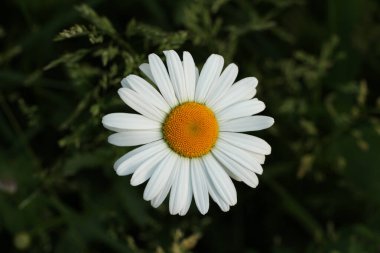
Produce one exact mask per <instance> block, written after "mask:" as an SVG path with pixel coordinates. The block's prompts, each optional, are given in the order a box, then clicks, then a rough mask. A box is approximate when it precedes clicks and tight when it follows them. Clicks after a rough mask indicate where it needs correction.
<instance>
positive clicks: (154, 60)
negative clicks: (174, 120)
mask: <svg viewBox="0 0 380 253" xmlns="http://www.w3.org/2000/svg"><path fill="white" fill-rule="evenodd" d="M149 66H150V70H151V71H152V75H153V78H154V82H155V83H156V84H157V87H158V89H159V90H160V91H161V94H162V96H163V97H164V98H165V100H166V102H168V104H169V105H170V106H171V107H175V106H176V105H178V100H177V98H176V96H175V93H174V89H173V85H172V83H171V81H170V78H169V74H168V72H167V70H166V68H165V65H164V63H163V62H162V60H161V59H160V57H158V56H157V55H156V54H150V55H149Z"/></svg>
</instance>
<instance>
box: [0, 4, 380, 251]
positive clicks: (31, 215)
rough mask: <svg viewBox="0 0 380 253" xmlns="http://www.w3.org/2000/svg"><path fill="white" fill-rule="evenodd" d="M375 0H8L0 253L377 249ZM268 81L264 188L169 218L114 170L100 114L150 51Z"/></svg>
mask: <svg viewBox="0 0 380 253" xmlns="http://www.w3.org/2000/svg"><path fill="white" fill-rule="evenodd" d="M379 7H380V2H379V1H377V0H347V1H341V0H323V1H312V0H309V1H306V0H283V1H276V0H255V1H250V0H236V1H233V0H230V1H228V0H216V1H211V0H195V1H190V0H177V1H171V0H163V1H154V0H124V1H106V0H94V1H88V2H86V3H85V4H84V3H83V2H79V1H75V0H65V1H64V0H61V1H57V0H41V1H37V0H5V1H2V2H1V3H0V140H1V143H0V252H5V253H7V252H36V253H43V252H58V253H62V252H92V253H97V252H137V253H138V252H141V253H142V252H157V253H162V252H172V253H180V252H218V253H219V252H220V253H224V252H242V253H258V252H273V253H298V252H306V253H376V252H380V138H379V137H380V119H379V116H380V98H379V95H380V92H379V90H380V88H379V81H380V78H379V77H380V74H379V73H380V69H379V66H380V43H379V41H380V8H379ZM164 49H176V50H178V51H183V50H188V51H190V52H191V53H192V54H193V56H194V58H195V61H196V63H197V64H198V67H201V66H202V64H203V62H204V61H205V60H206V59H207V57H208V55H209V54H211V53H219V54H221V55H223V56H224V57H225V62H226V63H230V62H235V63H236V64H237V65H238V66H239V78H243V77H246V76H252V75H253V76H256V77H257V78H258V79H259V87H258V94H257V97H258V98H259V99H261V100H263V101H264V102H265V103H266V105H267V109H266V110H265V114H266V115H270V116H273V117H274V118H275V120H276V123H275V125H274V126H273V127H272V128H271V129H269V130H266V131H261V132H258V133H255V134H257V135H258V136H259V137H262V138H264V139H266V140H267V141H268V142H269V143H270V144H271V145H272V150H273V152H272V155H271V156H269V157H268V158H267V161H266V164H265V166H264V174H263V176H261V177H260V184H259V187H258V188H257V189H250V188H249V187H246V186H245V185H242V184H241V183H236V187H237V190H238V204H237V205H236V206H235V207H232V209H231V211H230V212H228V213H222V212H221V211H220V210H219V208H218V207H217V206H216V205H215V204H212V205H211V208H210V211H209V213H208V214H207V215H205V216H202V215H200V214H199V213H198V211H197V210H196V208H195V207H194V204H193V206H192V208H191V209H190V212H189V214H188V215H187V216H185V217H177V216H170V215H169V213H168V207H167V203H165V204H164V205H162V206H161V207H160V208H158V209H153V208H152V207H150V205H149V203H147V202H145V201H144V200H143V199H142V192H143V186H139V187H131V186H130V185H129V177H118V176H116V174H115V172H114V171H113V168H112V166H113V162H114V161H115V159H117V157H119V156H121V155H122V154H124V153H125V152H127V151H128V150H129V149H128V148H117V147H113V146H111V145H109V144H108V143H107V141H106V139H107V135H109V134H110V133H109V132H108V131H106V130H105V129H104V128H103V127H102V125H101V118H102V116H103V115H105V114H107V113H110V112H116V111H128V110H129V109H128V108H127V107H126V106H125V105H124V104H123V103H122V101H121V100H120V99H119V98H118V96H117V89H118V88H119V87H120V80H121V78H123V77H124V76H125V75H127V74H130V73H137V74H141V73H140V72H139V70H138V65H139V64H141V63H142V62H145V61H146V59H147V55H148V54H149V53H152V52H156V53H159V54H160V56H162V53H161V52H162V50H164Z"/></svg>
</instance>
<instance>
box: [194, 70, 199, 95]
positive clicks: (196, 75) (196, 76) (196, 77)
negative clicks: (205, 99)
mask: <svg viewBox="0 0 380 253" xmlns="http://www.w3.org/2000/svg"><path fill="white" fill-rule="evenodd" d="M198 79H199V69H198V67H197V66H195V90H196V89H197V83H198ZM195 90H194V98H195Z"/></svg>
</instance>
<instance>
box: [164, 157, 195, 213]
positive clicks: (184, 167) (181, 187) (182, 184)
mask: <svg viewBox="0 0 380 253" xmlns="http://www.w3.org/2000/svg"><path fill="white" fill-rule="evenodd" d="M189 175H190V160H189V159H187V158H183V157H181V158H180V163H179V173H178V174H177V178H176V179H175V180H174V183H173V186H172V189H171V192H170V203H169V211H170V214H173V215H174V214H178V213H179V212H180V211H181V210H182V208H184V206H185V204H186V198H187V191H188V189H189V187H188V184H189Z"/></svg>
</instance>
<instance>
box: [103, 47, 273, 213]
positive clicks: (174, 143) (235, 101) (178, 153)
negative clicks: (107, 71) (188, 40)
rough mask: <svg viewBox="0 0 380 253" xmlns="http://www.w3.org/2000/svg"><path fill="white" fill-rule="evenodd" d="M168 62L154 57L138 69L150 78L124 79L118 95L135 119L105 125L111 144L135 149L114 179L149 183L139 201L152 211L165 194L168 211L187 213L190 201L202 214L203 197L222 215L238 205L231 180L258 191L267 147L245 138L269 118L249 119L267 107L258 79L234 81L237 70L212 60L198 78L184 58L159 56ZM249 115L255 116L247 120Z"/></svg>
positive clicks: (123, 117)
mask: <svg viewBox="0 0 380 253" xmlns="http://www.w3.org/2000/svg"><path fill="white" fill-rule="evenodd" d="M164 54H165V57H166V64H167V66H165V64H164V63H163V62H162V60H161V59H160V57H158V56H157V55H156V54H150V55H149V63H144V64H142V65H141V66H140V70H141V71H142V72H143V73H144V74H145V75H146V76H147V78H148V79H149V80H148V81H147V80H144V79H143V78H141V77H139V76H136V75H129V76H127V77H125V78H124V79H123V80H122V81H121V84H122V88H120V89H119V91H118V93H119V95H120V97H121V99H122V100H123V101H124V102H125V103H126V104H127V105H128V106H129V107H131V108H132V109H134V110H135V111H136V112H138V113H139V114H131V113H111V114H108V115H106V116H104V117H103V120H102V123H103V125H104V127H106V128H107V129H110V130H112V131H115V132H116V133H114V134H112V135H110V136H109V138H108V141H109V143H111V144H113V145H116V146H140V147H138V148H135V149H133V150H132V151H130V152H129V153H127V154H125V155H124V156H122V157H121V158H119V159H118V160H117V161H116V162H115V165H114V169H115V170H116V173H117V174H118V175H120V176H125V175H129V174H133V176H132V178H131V184H132V185H134V186H136V185H140V184H142V183H144V182H145V181H148V180H149V181H148V183H147V185H146V187H145V191H144V199H145V200H147V201H150V202H151V204H152V206H153V207H158V206H160V205H161V204H162V202H163V201H164V200H165V198H166V197H167V195H168V194H169V192H170V197H169V211H170V213H171V214H173V215H174V214H179V215H185V214H186V213H187V211H188V210H189V207H190V205H191V202H192V199H193V196H194V200H195V204H196V206H197V207H198V209H199V211H200V212H201V213H202V214H205V213H207V211H208V209H209V196H211V198H212V199H213V200H214V201H215V202H216V203H217V205H218V206H219V207H220V208H221V210H223V211H225V212H226V211H228V210H229V209H230V206H233V205H235V204H236V202H237V194H236V189H235V186H234V184H233V182H232V180H231V178H233V179H235V180H237V181H242V182H244V183H245V184H247V185H248V186H250V187H253V188H255V187H256V186H257V185H258V178H257V175H256V174H262V172H263V168H262V166H261V165H262V164H263V163H264V160H265V155H268V154H270V152H271V147H270V145H269V144H268V143H267V142H266V141H264V140H262V139H260V138H258V137H255V136H252V135H248V134H243V133H242V132H251V131H257V130H261V129H265V128H268V127H270V126H272V125H273V123H274V120H273V118H271V117H267V116H257V115H255V114H257V113H260V112H261V111H263V110H264V108H265V105H264V103H263V102H262V101H260V100H258V99H257V98H253V97H254V96H255V94H256V86H257V79H256V78H254V77H247V78H244V79H242V80H240V81H238V82H236V83H235V79H236V77H237V74H238V67H237V66H236V65H235V64H234V63H231V64H229V65H228V66H227V67H226V68H225V69H224V70H223V71H222V69H223V64H224V59H223V57H222V56H220V55H216V54H212V55H211V56H210V57H209V58H208V59H207V61H206V63H205V64H204V66H203V68H202V70H201V71H200V73H199V72H198V69H197V67H196V66H195V64H194V60H193V58H192V56H191V54H190V53H188V52H184V53H183V59H182V60H181V58H180V57H179V56H178V54H177V53H176V52H175V51H173V50H170V51H165V52H164ZM253 115H254V116H253Z"/></svg>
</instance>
